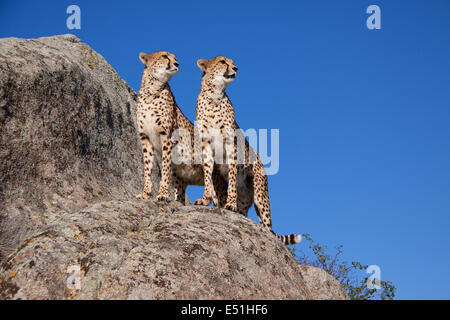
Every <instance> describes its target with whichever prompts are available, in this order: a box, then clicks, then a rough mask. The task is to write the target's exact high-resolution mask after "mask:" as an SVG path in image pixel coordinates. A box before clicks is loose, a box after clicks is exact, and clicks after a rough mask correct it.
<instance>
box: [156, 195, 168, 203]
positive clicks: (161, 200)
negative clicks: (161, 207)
mask: <svg viewBox="0 0 450 320" xmlns="http://www.w3.org/2000/svg"><path fill="white" fill-rule="evenodd" d="M156 200H158V201H160V202H169V197H168V196H166V195H158V196H157V197H156Z"/></svg>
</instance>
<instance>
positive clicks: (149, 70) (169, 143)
mask: <svg viewBox="0 0 450 320" xmlns="http://www.w3.org/2000/svg"><path fill="white" fill-rule="evenodd" d="M139 58H140V60H141V61H142V63H143V64H144V65H145V69H144V72H143V75H142V81H141V88H140V89H139V93H138V102H137V108H136V118H137V123H138V133H139V138H140V141H141V144H142V152H143V155H144V181H145V183H144V189H143V191H142V193H141V194H139V195H138V196H137V198H139V199H148V198H150V197H151V191H152V181H151V179H150V177H151V170H152V168H153V166H154V163H155V159H156V158H158V160H160V162H162V168H161V182H160V187H159V193H158V196H157V200H158V201H168V198H169V186H170V185H173V187H174V196H175V200H177V201H180V202H182V203H183V204H184V203H185V192H186V187H187V185H203V181H204V178H203V169H202V166H201V164H195V161H194V159H193V157H194V153H193V152H192V151H193V149H194V148H193V146H194V125H193V124H192V122H190V121H189V120H188V119H187V118H186V117H185V116H184V114H183V113H182V111H181V110H180V108H179V107H178V105H177V103H176V101H175V98H174V96H173V94H172V91H171V89H170V86H169V84H168V82H169V80H170V79H171V78H172V76H173V75H174V74H176V73H177V72H178V68H179V64H178V61H177V59H176V57H175V55H173V54H171V53H170V52H167V51H160V52H154V53H152V54H146V53H140V54H139ZM175 130H179V131H180V132H181V133H183V132H184V133H185V134H178V138H177V139H178V141H176V142H177V143H176V145H175V141H174V137H175V136H176V134H174V133H175ZM174 146H175V147H176V148H175V147H174ZM175 150H176V151H175ZM172 152H176V153H177V154H176V155H173V154H172ZM173 156H178V159H184V161H178V162H177V163H176V164H175V163H174V162H173V161H172V160H173V158H176V157H173ZM186 156H187V159H186ZM213 184H214V186H215V188H217V189H218V196H219V199H220V203H221V205H222V206H223V205H224V203H225V200H226V192H227V191H226V190H227V185H226V182H225V180H224V179H223V178H222V177H221V176H220V175H218V174H214V177H213Z"/></svg>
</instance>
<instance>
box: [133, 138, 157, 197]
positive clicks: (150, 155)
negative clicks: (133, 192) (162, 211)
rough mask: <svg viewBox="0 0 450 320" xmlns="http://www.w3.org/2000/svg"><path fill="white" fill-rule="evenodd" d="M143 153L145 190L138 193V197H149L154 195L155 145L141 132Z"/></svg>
mask: <svg viewBox="0 0 450 320" xmlns="http://www.w3.org/2000/svg"><path fill="white" fill-rule="evenodd" d="M139 137H140V138H141V145H142V153H143V154H144V190H143V191H142V193H141V194H139V195H137V196H136V198H138V199H149V198H150V197H151V196H152V179H151V176H152V168H153V163H154V159H155V156H154V152H153V146H152V144H151V143H150V140H149V139H148V137H147V136H146V135H145V134H143V133H140V134H139Z"/></svg>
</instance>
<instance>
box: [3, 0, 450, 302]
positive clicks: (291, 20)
mask: <svg viewBox="0 0 450 320" xmlns="http://www.w3.org/2000/svg"><path fill="white" fill-rule="evenodd" d="M70 4H77V5H79V6H80V8H81V30H68V29H67V28H66V19H67V17H68V15H67V14H66V8H67V7H68V6H69V5H70ZM371 4H376V5H378V6H379V7H380V8H381V30H368V29H367V28H366V19H367V17H368V16H369V15H368V14H366V8H367V7H368V6H369V5H371ZM63 33H74V34H75V35H77V36H79V37H80V38H81V39H82V40H83V41H84V42H86V43H88V44H89V45H90V46H91V47H92V48H93V49H94V50H96V51H97V52H99V53H100V54H101V55H103V56H104V57H105V58H106V60H107V61H108V62H109V63H110V64H111V65H112V66H113V67H114V68H115V69H116V70H117V72H118V73H119V75H120V76H121V77H122V78H123V79H125V80H126V81H127V82H128V84H129V85H130V86H131V87H133V88H134V89H135V90H136V91H137V90H139V85H140V78H141V73H142V70H143V66H142V64H141V62H140V61H139V59H138V54H139V52H141V51H145V52H152V51H157V50H168V51H171V52H173V53H174V54H176V55H177V57H178V60H179V62H180V67H181V70H180V73H179V74H177V75H176V76H174V78H173V80H172V81H171V85H172V89H173V91H174V93H175V96H176V99H177V102H178V103H179V105H180V107H181V108H182V110H183V111H184V112H185V114H186V115H187V116H188V117H189V118H190V119H191V120H193V119H194V118H195V103H196V97H197V94H198V93H199V90H200V77H201V72H200V70H199V69H198V68H197V66H196V61H197V59H199V58H207V59H209V58H212V57H214V56H217V55H224V56H227V57H230V58H232V59H233V60H234V61H235V62H236V65H237V66H238V67H239V73H238V78H237V79H236V81H235V82H234V83H232V84H231V85H230V86H229V88H228V94H229V96H230V98H231V101H232V102H233V104H234V106H235V109H236V118H237V121H238V123H239V125H240V126H241V127H242V128H244V129H247V128H256V129H259V128H266V129H271V128H275V129H279V130H280V171H279V173H278V174H276V175H273V176H270V177H269V190H270V197H271V206H272V217H273V225H274V230H275V231H276V232H277V233H280V234H287V233H292V232H297V233H304V232H307V233H310V234H311V236H312V237H313V239H315V240H316V241H318V242H320V243H323V244H327V245H328V246H330V247H335V246H337V245H343V246H344V259H346V260H349V261H352V260H357V261H360V262H361V263H363V264H375V265H379V266H380V268H381V277H382V279H385V280H390V281H392V282H393V283H394V285H395V286H396V287H397V288H398V290H397V298H400V299H450V273H449V272H448V270H449V263H450V249H449V244H450V241H449V234H448V233H449V230H450V41H449V40H450V2H449V1H446V0H442V1H438V0H430V1H425V0H423V1H400V0H399V1H380V0H371V1H356V0H355V1H312V0H308V1H270V2H263V1H231V0H230V1H221V2H218V1H174V0H172V1H167V2H163V1H128V2H126V3H125V2H122V3H119V2H117V3H116V2H111V1H95V2H94V1H70V2H69V1H54V2H51V1H39V2H37V1H20V2H19V1H2V2H1V4H0V37H11V36H14V37H25V38H31V37H40V36H49V35H55V34H63ZM201 193H202V189H200V188H193V187H191V188H190V189H189V195H190V197H191V198H194V199H195V198H196V197H198V196H200V195H201ZM251 218H253V219H256V217H255V214H254V211H252V213H251ZM302 246H305V243H301V244H299V245H298V247H299V248H300V247H302Z"/></svg>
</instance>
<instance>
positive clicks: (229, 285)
mask: <svg viewBox="0 0 450 320" xmlns="http://www.w3.org/2000/svg"><path fill="white" fill-rule="evenodd" d="M135 108H136V95H135V93H134V91H133V90H132V89H130V88H129V87H128V86H127V84H126V83H125V82H124V81H123V80H122V79H120V78H119V76H118V75H117V73H116V72H115V71H114V70H113V69H112V68H111V66H109V65H108V64H107V62H106V61H105V60H104V59H103V58H102V57H101V56H100V55H99V54H97V53H96V52H94V51H92V49H90V47H89V46H87V45H86V44H83V43H81V42H80V40H79V39H78V38H76V37H75V36H72V35H64V36H55V37H49V38H40V39H31V40H24V39H14V38H8V39H0V175H1V184H0V299H174V298H179V299H202V298H204V299H340V298H345V296H344V295H343V294H342V292H341V291H339V290H341V289H342V288H341V287H340V284H339V283H338V282H337V281H334V282H333V281H331V279H330V278H329V277H328V278H327V277H324V275H323V274H322V273H320V271H317V270H314V269H310V268H308V267H304V268H303V269H302V268H300V267H299V266H298V265H297V263H296V261H295V259H294V258H293V257H292V256H291V254H290V252H289V251H288V250H287V248H286V247H285V246H283V245H282V244H281V243H280V242H279V241H278V240H277V239H276V238H275V237H274V236H273V235H272V234H271V233H269V232H268V231H267V230H265V229H264V228H262V227H261V225H259V224H257V223H255V222H253V221H251V220H250V219H248V218H246V217H244V216H241V215H238V214H235V213H232V212H229V211H226V210H221V209H217V208H205V207H194V206H182V205H181V204H179V203H173V202H172V203H169V204H161V203H156V202H154V201H153V200H149V201H141V200H136V199H135V198H134V197H135V195H136V194H137V193H139V192H140V191H141V187H142V183H143V181H142V180H143V179H142V175H143V172H142V171H143V170H142V169H143V168H142V154H141V151H140V146H139V141H138V138H137V134H136V125H135ZM152 179H153V181H154V185H155V189H154V190H153V192H154V194H156V190H157V188H158V182H159V170H158V168H156V170H154V172H153V177H152ZM305 268H306V269H305Z"/></svg>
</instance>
